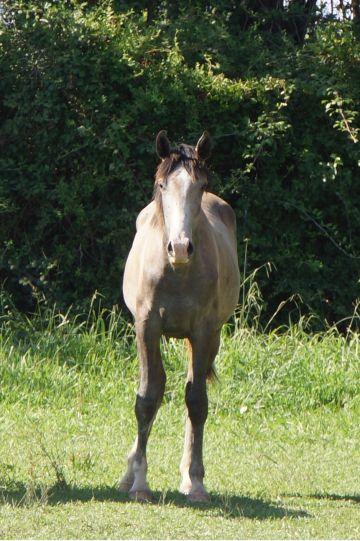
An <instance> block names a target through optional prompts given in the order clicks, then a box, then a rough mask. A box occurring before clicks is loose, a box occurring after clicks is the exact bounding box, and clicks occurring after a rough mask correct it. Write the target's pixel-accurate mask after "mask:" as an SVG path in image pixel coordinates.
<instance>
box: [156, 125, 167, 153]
mask: <svg viewBox="0 0 360 541" xmlns="http://www.w3.org/2000/svg"><path fill="white" fill-rule="evenodd" d="M156 152H157V154H158V156H159V158H161V159H162V160H163V159H164V158H168V157H169V156H170V141H169V139H168V138H167V135H166V131H165V130H161V131H159V133H158V134H157V136H156Z"/></svg>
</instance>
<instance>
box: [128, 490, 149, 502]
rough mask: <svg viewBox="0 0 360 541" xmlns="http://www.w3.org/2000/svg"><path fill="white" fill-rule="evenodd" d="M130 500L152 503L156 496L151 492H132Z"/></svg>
mask: <svg viewBox="0 0 360 541" xmlns="http://www.w3.org/2000/svg"><path fill="white" fill-rule="evenodd" d="M129 496H130V499H131V500H133V501H134V502H139V503H151V502H153V501H154V495H153V493H152V492H151V490H131V491H130V492H129Z"/></svg>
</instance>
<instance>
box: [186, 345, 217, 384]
mask: <svg viewBox="0 0 360 541" xmlns="http://www.w3.org/2000/svg"><path fill="white" fill-rule="evenodd" d="M185 343H186V347H187V350H188V354H189V360H191V355H192V347H191V343H190V340H188V339H187V338H186V339H185ZM206 379H207V380H208V381H210V382H213V381H219V377H218V375H217V373H216V370H215V367H214V363H213V362H212V363H211V364H210V366H208V367H207V370H206Z"/></svg>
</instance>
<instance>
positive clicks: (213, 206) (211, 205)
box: [202, 192, 236, 229]
mask: <svg viewBox="0 0 360 541" xmlns="http://www.w3.org/2000/svg"><path fill="white" fill-rule="evenodd" d="M202 207H203V209H204V211H205V213H206V214H209V213H210V214H212V215H215V216H217V217H218V218H220V220H221V221H222V222H223V223H224V224H225V225H226V226H227V227H228V228H230V229H236V217H235V212H234V211H233V209H232V208H231V206H230V205H229V204H228V203H227V202H226V201H224V200H223V199H221V197H219V196H218V195H215V194H213V193H210V192H206V193H205V197H203V202H202Z"/></svg>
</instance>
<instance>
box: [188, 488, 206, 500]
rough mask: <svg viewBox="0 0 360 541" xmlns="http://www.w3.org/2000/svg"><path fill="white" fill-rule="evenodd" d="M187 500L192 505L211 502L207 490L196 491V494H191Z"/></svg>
mask: <svg viewBox="0 0 360 541" xmlns="http://www.w3.org/2000/svg"><path fill="white" fill-rule="evenodd" d="M187 500H188V501H189V502H191V503H197V502H209V501H210V496H209V494H208V493H207V492H206V491H205V490H195V491H194V492H189V494H188V495H187Z"/></svg>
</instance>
